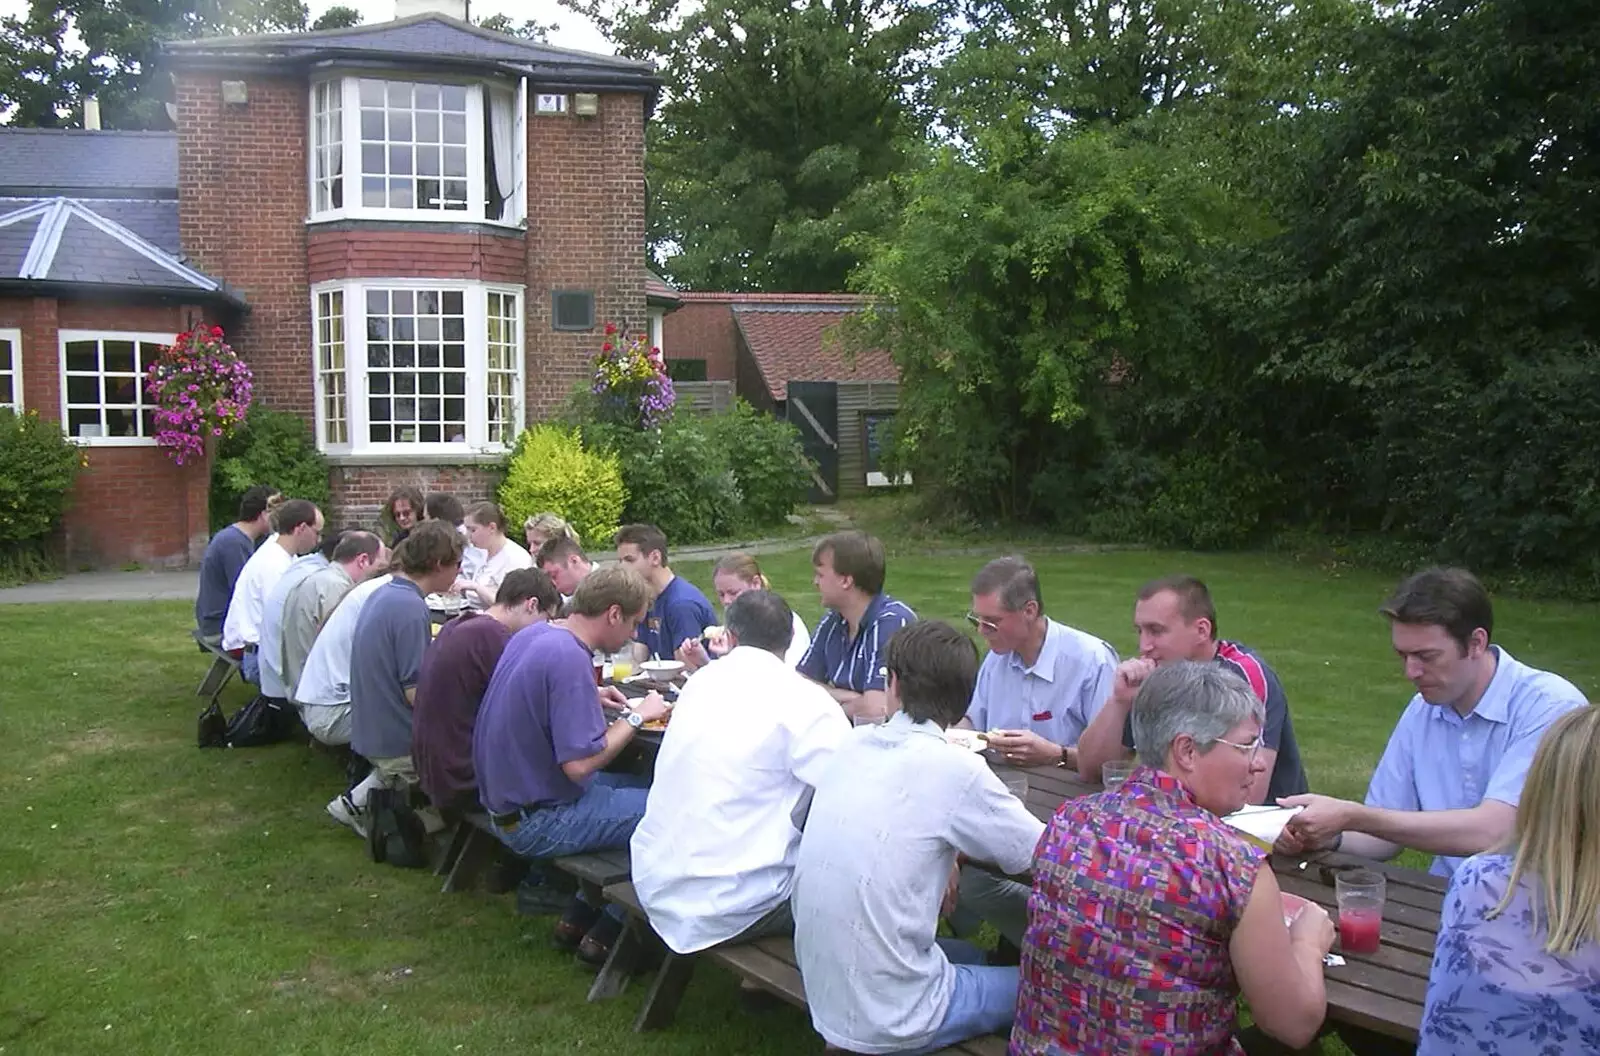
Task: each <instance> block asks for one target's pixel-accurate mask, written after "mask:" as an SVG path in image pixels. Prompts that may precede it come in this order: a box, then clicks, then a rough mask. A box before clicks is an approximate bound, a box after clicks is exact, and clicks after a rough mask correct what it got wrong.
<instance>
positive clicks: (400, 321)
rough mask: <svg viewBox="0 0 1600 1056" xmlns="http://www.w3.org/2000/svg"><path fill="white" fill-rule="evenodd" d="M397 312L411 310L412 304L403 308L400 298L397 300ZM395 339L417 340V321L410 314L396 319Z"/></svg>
mask: <svg viewBox="0 0 1600 1056" xmlns="http://www.w3.org/2000/svg"><path fill="white" fill-rule="evenodd" d="M394 310H395V311H396V312H403V311H409V310H410V305H407V306H406V307H404V308H402V307H401V306H400V302H399V301H398V300H396V301H395V306H394ZM394 339H395V340H396V341H415V340H416V339H417V322H416V320H415V319H412V318H411V317H410V316H404V317H401V318H397V319H395V321H394Z"/></svg>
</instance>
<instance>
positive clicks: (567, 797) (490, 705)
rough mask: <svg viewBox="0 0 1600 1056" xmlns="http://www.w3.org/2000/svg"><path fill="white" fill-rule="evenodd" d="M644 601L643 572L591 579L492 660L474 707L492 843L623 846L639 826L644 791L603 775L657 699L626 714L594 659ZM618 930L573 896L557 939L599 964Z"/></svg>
mask: <svg viewBox="0 0 1600 1056" xmlns="http://www.w3.org/2000/svg"><path fill="white" fill-rule="evenodd" d="M650 596H651V591H650V585H649V583H647V582H646V581H645V579H644V577H643V576H641V575H639V573H637V572H634V571H633V570H631V569H629V568H627V567H625V566H621V565H616V566H611V567H609V568H601V569H597V570H595V571H594V572H592V573H590V574H589V575H588V576H586V577H584V580H583V582H582V583H580V584H578V590H577V593H575V594H574V595H573V596H572V603H571V606H570V608H569V612H568V616H567V618H566V619H564V620H559V621H557V622H555V623H540V624H535V625H533V626H532V627H528V628H525V629H523V630H521V631H519V632H517V633H516V634H515V635H513V636H512V638H511V641H510V642H509V643H508V644H507V645H506V648H505V652H503V653H502V654H501V655H500V662H499V664H497V665H496V667H495V671H494V677H493V678H492V679H490V680H489V688H488V690H487V691H486V692H485V693H484V695H483V705H482V707H480V708H479V709H478V723H477V727H476V728H475V729H474V730H473V737H472V764H473V769H474V770H475V771H476V772H477V775H478V795H479V799H481V800H482V802H483V805H484V807H485V809H487V810H488V812H489V817H490V820H492V821H493V822H494V827H495V833H496V835H498V836H499V837H500V840H501V842H502V843H504V844H505V845H506V846H507V847H509V848H510V849H511V850H512V851H513V852H514V853H515V854H516V855H517V856H518V857H521V858H528V859H540V858H557V857H560V856H562V855H568V854H580V853H583V852H585V851H599V850H609V849H613V848H622V847H626V846H628V840H629V838H630V837H632V836H633V830H634V828H635V827H637V826H638V824H639V819H640V818H642V817H643V816H644V806H645V796H646V792H647V789H646V788H645V782H644V781H643V780H641V779H639V778H635V777H632V776H630V775H625V774H603V773H600V772H599V771H600V770H601V769H602V768H603V767H605V766H606V765H607V764H609V763H610V762H611V761H612V760H613V759H615V758H616V757H617V756H618V755H619V754H621V752H622V750H623V748H625V747H626V746H627V745H628V743H629V742H630V741H632V740H633V736H634V734H635V732H636V731H637V730H638V729H639V728H640V727H641V726H643V725H644V724H645V723H646V722H651V721H654V720H656V719H659V718H662V717H663V716H665V715H666V713H667V707H666V704H665V702H664V701H663V700H662V699H661V696H660V694H657V693H651V694H649V695H648V696H646V697H645V698H644V699H643V700H639V701H635V702H633V704H632V705H631V706H629V704H628V702H627V701H626V700H625V699H624V698H623V696H622V694H621V693H619V692H617V690H615V689H613V688H610V687H607V688H606V689H601V690H598V691H597V690H596V689H595V684H594V662H593V655H592V654H593V651H594V650H596V649H600V650H603V651H605V652H615V651H616V650H618V649H621V648H622V647H623V646H624V645H625V644H627V642H628V640H629V639H631V638H632V637H633V632H634V628H636V627H637V626H638V625H639V621H640V620H641V619H643V618H644V612H645V608H646V607H647V606H648V605H649V604H650ZM602 700H605V701H609V702H610V703H612V704H613V705H615V706H617V707H620V708H622V709H623V716H622V719H620V720H619V721H617V722H614V723H611V724H610V725H609V726H608V725H607V724H606V718H605V713H604V711H603V710H602V709H601V702H602ZM621 925H622V914H621V912H620V911H618V910H617V909H616V907H614V906H613V907H609V908H608V909H607V910H606V912H605V914H604V915H602V914H601V912H600V907H599V906H594V905H589V904H588V903H586V902H585V901H584V900H583V896H581V895H580V896H579V899H578V901H576V902H575V903H574V904H573V905H572V906H571V907H570V908H569V909H568V910H567V914H566V916H565V917H563V918H562V920H561V922H560V923H559V924H557V925H556V941H557V942H558V943H560V944H562V945H564V946H568V947H574V946H575V947H576V948H577V951H578V956H579V957H580V958H582V959H583V960H585V961H587V962H589V963H592V964H599V963H601V962H603V961H604V960H605V956H606V954H607V953H608V952H609V950H610V947H611V944H612V942H614V941H615V940H616V937H617V935H618V934H619V933H620V931H621Z"/></svg>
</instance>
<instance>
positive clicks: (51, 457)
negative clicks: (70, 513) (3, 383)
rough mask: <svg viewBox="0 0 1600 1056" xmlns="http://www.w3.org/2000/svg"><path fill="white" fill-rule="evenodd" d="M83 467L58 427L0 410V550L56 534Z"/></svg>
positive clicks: (73, 446)
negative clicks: (76, 477)
mask: <svg viewBox="0 0 1600 1056" xmlns="http://www.w3.org/2000/svg"><path fill="white" fill-rule="evenodd" d="M84 464H85V462H84V453H83V450H82V449H81V448H79V447H78V446H77V445H76V444H74V443H72V441H70V440H68V439H67V438H66V435H65V434H64V433H62V431H61V423H60V422H56V421H49V420H46V419H44V418H40V417H39V415H38V412H36V411H29V412H28V413H26V414H22V415H18V414H16V413H14V412H12V411H11V410H9V409H6V408H0V550H7V551H14V550H18V549H20V548H25V547H27V546H28V544H33V543H37V542H39V541H41V540H43V539H45V538H46V537H47V536H49V535H50V533H51V532H53V531H55V529H56V526H57V525H59V524H60V523H61V515H62V514H63V513H65V512H66V509H67V503H68V501H69V496H70V495H71V492H72V481H73V478H74V477H75V476H77V473H78V470H79V469H80V468H81V467H82V466H83V465H84Z"/></svg>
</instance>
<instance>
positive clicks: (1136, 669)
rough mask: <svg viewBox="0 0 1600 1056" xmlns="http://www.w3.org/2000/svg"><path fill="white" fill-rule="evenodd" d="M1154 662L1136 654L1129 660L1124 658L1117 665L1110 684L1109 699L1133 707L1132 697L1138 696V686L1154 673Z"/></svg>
mask: <svg viewBox="0 0 1600 1056" xmlns="http://www.w3.org/2000/svg"><path fill="white" fill-rule="evenodd" d="M1155 670H1156V662H1155V661H1154V660H1147V659H1145V658H1144V657H1142V656H1136V657H1134V658H1133V659H1131V660H1124V661H1123V662H1122V663H1120V664H1118V665H1117V671H1116V675H1115V676H1114V680H1113V682H1112V684H1111V699H1112V700H1113V701H1115V702H1116V703H1118V704H1121V705H1122V706H1124V707H1129V708H1131V707H1133V698H1134V697H1136V696H1138V694H1139V687H1140V686H1142V685H1144V680H1145V679H1147V678H1149V677H1150V676H1151V675H1152V674H1154V673H1155Z"/></svg>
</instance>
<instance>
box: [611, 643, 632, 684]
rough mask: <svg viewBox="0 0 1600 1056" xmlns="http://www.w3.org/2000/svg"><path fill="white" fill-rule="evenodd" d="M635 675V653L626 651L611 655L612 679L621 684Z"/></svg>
mask: <svg viewBox="0 0 1600 1056" xmlns="http://www.w3.org/2000/svg"><path fill="white" fill-rule="evenodd" d="M632 674H633V652H632V651H631V650H628V649H624V650H622V651H621V652H618V653H613V654H612V655H611V679H612V681H614V682H621V681H622V680H623V679H625V678H627V677H629V676H630V675H632Z"/></svg>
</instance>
